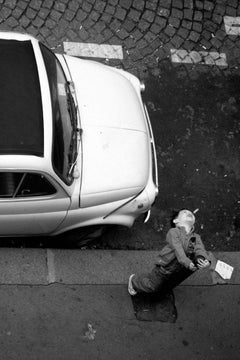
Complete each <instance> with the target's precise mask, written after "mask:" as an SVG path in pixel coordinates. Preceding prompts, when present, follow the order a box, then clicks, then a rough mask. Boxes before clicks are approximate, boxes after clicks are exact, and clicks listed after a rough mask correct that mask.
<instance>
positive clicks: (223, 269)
mask: <svg viewBox="0 0 240 360" xmlns="http://www.w3.org/2000/svg"><path fill="white" fill-rule="evenodd" d="M233 270H234V268H233V267H232V266H230V265H228V264H226V263H225V262H223V261H220V260H218V261H217V264H216V267H215V271H216V272H217V273H218V274H219V275H220V276H221V277H222V278H223V279H225V280H229V279H231V276H232V272H233Z"/></svg>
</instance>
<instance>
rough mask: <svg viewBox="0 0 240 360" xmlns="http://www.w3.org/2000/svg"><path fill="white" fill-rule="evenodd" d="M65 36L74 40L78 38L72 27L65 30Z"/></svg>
mask: <svg viewBox="0 0 240 360" xmlns="http://www.w3.org/2000/svg"><path fill="white" fill-rule="evenodd" d="M67 37H68V39H69V40H70V41H74V40H75V39H78V35H77V34H76V33H75V31H73V30H72V29H69V30H68V31H67Z"/></svg>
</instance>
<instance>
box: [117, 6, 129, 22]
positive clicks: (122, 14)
mask: <svg viewBox="0 0 240 360" xmlns="http://www.w3.org/2000/svg"><path fill="white" fill-rule="evenodd" d="M126 14H127V11H126V10H124V9H123V8H121V7H120V6H118V7H117V11H116V12H115V14H114V16H115V17H116V18H117V19H119V20H124V19H125V17H126Z"/></svg>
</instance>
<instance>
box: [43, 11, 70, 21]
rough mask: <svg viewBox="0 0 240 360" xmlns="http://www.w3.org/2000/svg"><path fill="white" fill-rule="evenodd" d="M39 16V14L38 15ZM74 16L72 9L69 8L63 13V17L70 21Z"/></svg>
mask: <svg viewBox="0 0 240 360" xmlns="http://www.w3.org/2000/svg"><path fill="white" fill-rule="evenodd" d="M39 16H40V15H39ZM74 17H75V12H74V11H72V10H69V9H67V10H66V11H65V13H64V18H65V19H66V20H67V21H72V20H73V19H74Z"/></svg>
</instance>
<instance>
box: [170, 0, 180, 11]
mask: <svg viewBox="0 0 240 360" xmlns="http://www.w3.org/2000/svg"><path fill="white" fill-rule="evenodd" d="M172 7H173V8H178V9H183V1H182V0H173V2H172Z"/></svg>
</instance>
